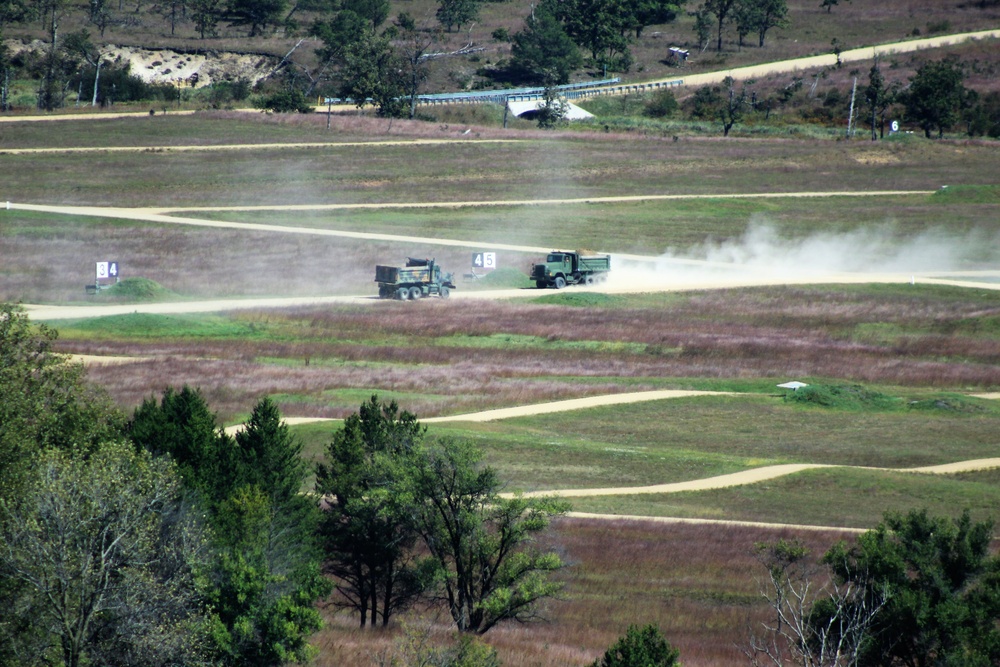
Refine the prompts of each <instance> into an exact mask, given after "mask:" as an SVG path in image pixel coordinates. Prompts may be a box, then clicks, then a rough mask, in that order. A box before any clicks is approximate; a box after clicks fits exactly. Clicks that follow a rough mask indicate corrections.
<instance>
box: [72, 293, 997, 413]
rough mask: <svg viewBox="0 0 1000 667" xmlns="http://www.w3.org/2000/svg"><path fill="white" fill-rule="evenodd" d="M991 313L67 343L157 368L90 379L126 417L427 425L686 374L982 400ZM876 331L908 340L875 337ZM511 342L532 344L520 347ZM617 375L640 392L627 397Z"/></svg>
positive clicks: (416, 318)
mask: <svg viewBox="0 0 1000 667" xmlns="http://www.w3.org/2000/svg"><path fill="white" fill-rule="evenodd" d="M820 303H822V306H820V305H818V304H820ZM983 316H984V311H983V305H982V303H981V302H979V301H977V300H975V299H970V300H967V301H966V300H963V299H961V298H949V299H942V300H938V299H935V298H932V297H929V296H920V295H918V294H914V295H913V296H911V297H909V298H903V297H901V296H900V295H899V294H896V293H888V294H885V295H884V296H879V295H878V294H877V293H873V294H865V293H863V292H858V291H857V290H850V291H848V290H843V291H842V290H838V289H837V288H836V287H831V288H828V289H823V290H821V289H819V288H808V289H803V288H767V289H758V290H737V291H720V292H711V293H702V294H695V295H692V296H690V297H688V298H684V299H676V297H675V298H673V299H669V300H666V299H664V302H663V303H661V304H658V305H655V306H654V305H651V306H649V307H645V308H614V307H611V308H576V307H565V306H545V305H538V304H524V303H516V304H515V303H494V302H484V303H477V304H476V306H475V308H470V307H469V305H468V304H467V303H461V302H457V301H454V302H450V303H447V302H437V301H428V302H425V303H422V304H419V305H417V304H408V303H396V302H376V303H373V304H372V306H371V307H365V308H357V307H334V308H322V309H314V308H304V309H298V310H292V311H261V312H248V313H240V314H236V315H233V316H232V317H233V318H234V321H235V322H236V323H238V324H242V325H243V326H245V327H246V331H247V334H248V335H247V337H245V338H243V339H242V340H233V339H231V338H230V337H229V335H226V336H225V337H223V338H221V339H218V340H215V341H213V340H211V339H208V340H205V339H201V338H194V339H191V338H172V339H164V340H156V339H153V340H144V339H135V338H133V339H131V340H129V339H123V338H122V337H121V336H120V335H117V334H112V335H96V336H95V335H87V336H79V335H74V334H73V333H72V331H67V333H66V334H65V335H64V337H63V340H62V342H61V347H62V349H64V350H65V351H67V352H75V353H81V354H108V355H135V356H147V355H148V356H155V357H157V360H154V361H148V362H144V363H140V364H133V365H129V366H124V367H123V366H116V367H99V366H98V367H94V368H92V369H91V370H90V376H91V378H92V379H93V380H95V381H96V382H98V383H99V384H102V385H104V386H106V387H107V388H108V389H109V390H110V391H111V393H112V395H113V396H115V398H116V399H117V400H118V401H119V402H120V403H121V404H123V405H127V406H132V405H136V404H137V403H139V402H140V401H141V399H142V398H143V397H144V396H148V395H149V394H150V393H158V392H159V391H161V390H162V388H163V386H164V382H165V381H169V382H170V384H172V385H174V386H178V385H180V384H184V383H187V384H191V385H193V386H199V387H201V388H202V389H203V390H204V391H205V392H206V397H207V398H208V399H209V402H210V404H211V405H212V406H213V408H214V409H216V410H218V411H219V412H220V414H222V415H224V416H226V417H227V418H228V417H230V416H232V415H234V414H239V413H240V412H241V411H243V410H245V409H246V406H247V405H250V404H252V403H253V402H254V401H256V400H257V399H258V398H259V397H260V396H262V395H272V396H274V395H279V396H296V397H298V398H297V399H296V400H295V401H292V402H286V403H284V404H282V406H281V407H282V412H283V414H285V415H287V416H324V417H343V416H345V415H346V414H349V413H350V412H351V411H352V410H353V409H355V408H356V406H355V405H354V404H353V399H352V402H350V403H347V402H343V401H341V400H338V398H337V397H336V390H338V389H359V390H367V389H370V388H376V387H377V388H378V389H379V390H381V391H387V392H399V393H404V394H412V395H413V399H412V403H410V404H408V409H410V410H412V411H414V412H416V413H417V414H419V415H420V416H422V417H431V416H437V415H440V414H449V413H450V414H454V413H462V412H470V411H475V410H480V409H487V408H494V407H503V406H508V405H515V404H520V403H531V402H542V401H546V400H557V399H560V398H571V397H577V396H585V395H593V394H598V393H609V392H615V391H635V390H641V389H649V388H653V387H654V386H662V385H654V384H652V381H653V380H654V379H660V380H662V379H669V378H683V377H700V378H730V379H736V378H743V379H747V378H770V377H791V376H803V377H832V378H851V379H852V380H853V381H858V382H865V383H874V384H897V385H910V386H915V387H938V388H952V387H964V388H970V387H976V388H980V389H987V388H991V387H996V386H998V385H1000V370H998V368H1000V363H998V361H1000V346H998V343H997V340H996V338H995V337H992V336H990V335H980V333H978V332H977V331H976V329H975V327H973V328H971V329H966V328H965V327H966V326H968V325H967V324H966V323H970V322H974V321H976V318H983ZM979 321H980V322H985V321H987V320H983V319H979ZM868 323H878V324H879V325H882V326H888V327H895V329H893V331H896V332H897V333H896V334H895V335H893V336H890V337H889V338H888V339H886V340H879V339H877V338H867V334H865V333H864V332H865V331H867V329H865V325H867V324H868ZM456 336H459V337H460V338H459V339H458V340H455V337H456ZM504 336H515V337H528V338H527V339H526V342H525V343H521V344H518V343H517V342H516V341H515V340H514V339H510V340H506V341H505V339H504ZM465 337H468V338H465ZM491 337H493V338H491ZM477 341H479V342H477ZM595 341H606V342H608V343H611V344H609V345H606V346H603V347H602V346H600V345H594V344H592V343H593V342H595ZM626 343H633V344H634V345H624V344H626ZM612 377H614V378H634V379H635V380H636V381H637V383H634V384H629V385H628V386H624V385H622V384H620V383H618V382H612V381H608V380H607V378H612ZM580 378H590V379H589V380H586V379H585V380H582V381H581V380H580ZM165 379H169V380H165ZM644 379H645V380H647V381H649V382H650V383H649V384H644V383H643V380H644Z"/></svg>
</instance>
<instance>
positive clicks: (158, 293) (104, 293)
mask: <svg viewBox="0 0 1000 667" xmlns="http://www.w3.org/2000/svg"><path fill="white" fill-rule="evenodd" d="M97 296H98V297H99V298H98V300H109V301H120V302H125V303H146V302H151V301H174V300H177V298H178V295H177V294H176V293H175V292H172V291H170V290H168V289H166V288H164V287H163V286H162V285H160V284H159V283H157V282H156V281H155V280H149V279H148V278H125V279H124V280H122V281H120V282H117V283H115V284H114V285H112V286H111V287H109V288H108V289H104V290H101V291H100V292H98V295H97Z"/></svg>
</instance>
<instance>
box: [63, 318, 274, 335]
mask: <svg viewBox="0 0 1000 667" xmlns="http://www.w3.org/2000/svg"><path fill="white" fill-rule="evenodd" d="M59 330H60V332H65V333H66V335H67V336H68V337H75V338H82V339H123V338H124V339H127V338H155V339H165V338H178V339H190V338H214V339H230V338H233V339H235V338H239V339H246V338H255V337H264V336H266V335H267V325H266V324H262V323H260V322H252V321H241V320H234V319H231V318H228V317H223V316H219V315H156V314H152V313H130V314H127V315H111V316H108V317H96V318H92V319H87V320H69V321H67V322H65V323H62V324H60V327H59Z"/></svg>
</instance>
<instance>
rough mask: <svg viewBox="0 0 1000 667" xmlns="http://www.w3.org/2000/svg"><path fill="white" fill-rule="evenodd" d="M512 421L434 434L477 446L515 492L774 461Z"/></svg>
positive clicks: (695, 475)
mask: <svg viewBox="0 0 1000 667" xmlns="http://www.w3.org/2000/svg"><path fill="white" fill-rule="evenodd" d="M507 421H508V420H504V422H496V423H485V424H462V423H449V422H445V423H439V424H429V425H428V427H429V431H428V433H429V434H430V435H431V436H448V437H455V438H463V439H467V440H471V441H473V442H475V443H477V444H478V445H479V446H480V447H482V448H483V450H484V451H485V452H486V458H487V461H488V463H489V464H490V465H493V466H495V467H496V468H497V469H498V470H499V471H500V473H501V476H502V477H503V479H505V480H507V483H508V487H509V490H512V491H513V490H522V491H535V490H544V489H555V488H562V489H565V488H597V487H603V486H632V485H637V486H646V485H650V484H661V483H666V482H679V481H685V480H688V479H700V478H702V477H712V476H715V475H723V474H727V473H731V472H737V471H740V470H745V469H747V468H750V467H755V466H758V465H762V464H764V463H771V462H769V461H767V462H765V461H760V460H751V459H744V458H740V457H738V456H730V455H728V454H726V453H725V452H707V453H706V452H698V451H694V450H685V449H681V448H673V447H667V446H663V444H662V443H656V442H642V441H639V440H637V439H632V440H626V441H623V440H619V439H610V438H609V439H607V440H602V439H598V438H594V437H591V438H588V437H586V436H585V435H583V434H580V433H561V432H558V431H553V430H545V429H535V428H519V427H512V426H511V425H509V424H507V423H506V422H507Z"/></svg>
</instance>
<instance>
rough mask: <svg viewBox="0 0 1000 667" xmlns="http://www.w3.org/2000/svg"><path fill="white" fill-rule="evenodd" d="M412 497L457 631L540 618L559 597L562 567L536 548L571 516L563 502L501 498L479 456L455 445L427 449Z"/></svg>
mask: <svg viewBox="0 0 1000 667" xmlns="http://www.w3.org/2000/svg"><path fill="white" fill-rule="evenodd" d="M408 493H409V494H410V496H411V497H412V498H413V506H414V508H415V510H416V518H417V527H418V530H419V532H420V535H421V537H422V538H423V542H424V545H425V546H426V548H427V550H428V551H429V552H430V554H431V557H432V558H433V559H434V562H435V565H436V567H437V571H438V577H439V578H440V581H441V582H442V586H443V589H444V600H445V602H446V604H447V606H448V610H449V612H450V613H451V616H452V618H453V619H454V621H455V625H456V626H457V628H458V630H459V631H461V632H472V633H477V634H483V633H485V632H487V631H489V630H490V628H492V627H493V626H495V625H496V624H497V623H500V622H501V621H505V620H517V621H527V620H530V619H532V618H535V617H536V616H537V611H538V609H537V606H538V603H539V602H541V601H542V600H544V599H545V598H547V597H550V596H552V595H554V594H556V593H557V592H558V591H559V590H560V588H561V584H559V583H558V582H555V581H552V580H551V578H550V575H551V574H552V573H553V572H555V571H557V570H558V569H560V568H561V567H562V561H561V560H560V559H559V557H558V556H557V555H556V554H555V553H552V552H548V551H544V550H541V549H538V548H537V547H536V546H535V545H534V544H532V541H533V538H534V536H535V535H537V534H538V533H540V532H541V531H543V530H544V529H545V528H546V526H548V523H549V520H550V519H551V518H552V517H553V516H557V515H559V514H561V513H563V512H564V511H565V510H566V509H567V506H566V505H565V504H564V503H563V502H560V501H556V500H554V499H550V498H549V499H546V498H532V499H529V498H524V497H521V496H515V497H504V496H501V495H500V481H499V478H498V477H497V474H496V471H495V470H493V469H492V468H489V467H487V466H483V465H482V454H481V453H480V452H479V450H478V449H476V448H475V446H473V445H472V444H470V443H465V442H459V441H450V440H446V441H441V442H438V443H434V444H432V445H429V446H427V447H426V448H425V449H424V451H423V452H422V454H421V455H420V456H419V457H418V458H417V460H416V466H415V469H414V473H413V477H412V480H411V481H410V482H409V491H408Z"/></svg>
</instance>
